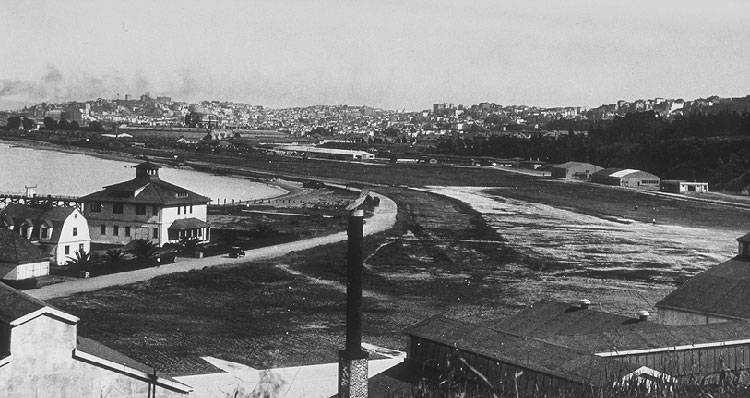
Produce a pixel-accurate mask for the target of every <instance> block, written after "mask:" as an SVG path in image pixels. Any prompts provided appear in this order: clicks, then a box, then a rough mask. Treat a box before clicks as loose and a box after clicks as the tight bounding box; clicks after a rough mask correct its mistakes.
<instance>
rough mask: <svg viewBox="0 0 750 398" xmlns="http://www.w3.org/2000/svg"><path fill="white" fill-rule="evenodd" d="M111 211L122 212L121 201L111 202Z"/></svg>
mask: <svg viewBox="0 0 750 398" xmlns="http://www.w3.org/2000/svg"><path fill="white" fill-rule="evenodd" d="M112 213H115V214H122V213H123V206H122V203H113V204H112Z"/></svg>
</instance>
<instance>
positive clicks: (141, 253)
mask: <svg viewBox="0 0 750 398" xmlns="http://www.w3.org/2000/svg"><path fill="white" fill-rule="evenodd" d="M128 246H130V248H129V249H128V252H129V253H130V254H132V255H134V256H135V258H137V259H138V260H150V259H153V258H155V257H156V256H157V255H158V254H159V246H157V245H156V244H154V242H151V241H150V240H146V239H136V240H134V241H131V242H130V243H129V244H128Z"/></svg>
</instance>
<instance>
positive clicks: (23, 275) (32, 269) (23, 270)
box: [0, 260, 49, 281]
mask: <svg viewBox="0 0 750 398" xmlns="http://www.w3.org/2000/svg"><path fill="white" fill-rule="evenodd" d="M44 275H49V261H47V260H44V261H39V262H35V263H26V264H19V265H18V266H16V267H15V268H14V269H13V270H11V271H10V272H8V273H7V274H5V275H2V277H1V278H0V279H7V280H11V281H17V280H22V279H29V278H35V277H37V276H44Z"/></svg>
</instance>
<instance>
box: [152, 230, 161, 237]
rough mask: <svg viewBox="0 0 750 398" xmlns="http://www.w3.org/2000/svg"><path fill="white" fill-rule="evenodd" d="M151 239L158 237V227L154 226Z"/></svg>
mask: <svg viewBox="0 0 750 398" xmlns="http://www.w3.org/2000/svg"><path fill="white" fill-rule="evenodd" d="M152 236H153V239H159V228H154V234H153V235H152Z"/></svg>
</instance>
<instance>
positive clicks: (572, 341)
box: [493, 301, 750, 353]
mask: <svg viewBox="0 0 750 398" xmlns="http://www.w3.org/2000/svg"><path fill="white" fill-rule="evenodd" d="M493 328H494V329H498V330H501V331H503V332H507V333H512V334H517V335H522V336H529V337H536V338H539V339H541V340H544V341H546V342H548V343H552V344H555V345H560V346H564V347H568V348H571V349H574V350H580V351H583V352H588V353H597V352H607V351H617V350H640V349H652V348H666V347H675V346H681V345H690V344H704V343H718V342H724V341H732V340H740V339H746V338H750V324H747V323H746V322H736V323H735V322H729V323H721V324H711V325H691V326H669V325H662V324H659V323H655V322H650V321H641V320H639V319H637V318H631V317H627V316H622V315H617V314H610V313H606V312H601V311H596V310H594V309H590V308H589V309H581V308H578V307H576V306H571V305H569V304H566V303H560V302H554V301H544V302H538V303H535V304H534V305H533V306H532V307H530V308H529V309H526V310H523V311H521V312H519V313H517V314H515V315H513V316H510V317H509V318H507V319H506V320H503V321H501V322H500V323H499V324H498V325H497V326H496V327H493Z"/></svg>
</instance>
